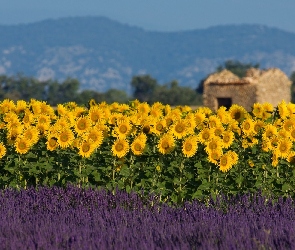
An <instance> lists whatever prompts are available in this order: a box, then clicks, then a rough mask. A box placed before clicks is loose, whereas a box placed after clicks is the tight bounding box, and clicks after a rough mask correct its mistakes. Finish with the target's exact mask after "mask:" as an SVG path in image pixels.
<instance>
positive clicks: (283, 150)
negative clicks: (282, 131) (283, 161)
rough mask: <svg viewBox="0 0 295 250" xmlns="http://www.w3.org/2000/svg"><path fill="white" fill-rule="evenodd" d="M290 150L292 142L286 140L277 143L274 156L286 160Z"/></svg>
mask: <svg viewBox="0 0 295 250" xmlns="http://www.w3.org/2000/svg"><path fill="white" fill-rule="evenodd" d="M291 148H292V142H291V141H290V140H288V139H281V140H279V141H278V146H277V148H276V150H275V152H276V154H277V155H278V156H279V157H281V158H287V157H288V154H289V153H290V150H291Z"/></svg>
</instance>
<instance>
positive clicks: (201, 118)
mask: <svg viewBox="0 0 295 250" xmlns="http://www.w3.org/2000/svg"><path fill="white" fill-rule="evenodd" d="M194 118H195V122H196V126H198V125H200V124H201V123H203V122H204V121H205V120H206V114H205V113H202V112H196V113H194Z"/></svg>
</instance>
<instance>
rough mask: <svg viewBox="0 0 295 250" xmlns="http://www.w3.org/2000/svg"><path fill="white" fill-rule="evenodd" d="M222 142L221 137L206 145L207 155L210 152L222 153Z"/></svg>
mask: <svg viewBox="0 0 295 250" xmlns="http://www.w3.org/2000/svg"><path fill="white" fill-rule="evenodd" d="M222 145H223V144H222V141H221V139H220V138H219V137H216V136H215V137H212V138H211V140H210V141H209V142H207V143H206V148H205V151H206V152H207V154H208V153H209V152H210V151H222Z"/></svg>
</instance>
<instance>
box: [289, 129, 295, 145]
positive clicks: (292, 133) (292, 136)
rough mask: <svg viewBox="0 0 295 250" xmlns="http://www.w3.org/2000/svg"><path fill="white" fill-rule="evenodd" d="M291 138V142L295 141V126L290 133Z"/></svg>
mask: <svg viewBox="0 0 295 250" xmlns="http://www.w3.org/2000/svg"><path fill="white" fill-rule="evenodd" d="M289 138H290V139H291V141H293V142H294V141H295V126H293V127H292V128H291V129H290V131H289Z"/></svg>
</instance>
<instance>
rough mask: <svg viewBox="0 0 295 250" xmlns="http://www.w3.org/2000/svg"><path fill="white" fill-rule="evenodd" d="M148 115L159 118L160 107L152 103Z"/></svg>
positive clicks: (160, 115) (161, 114)
mask: <svg viewBox="0 0 295 250" xmlns="http://www.w3.org/2000/svg"><path fill="white" fill-rule="evenodd" d="M150 116H152V117H155V118H157V119H159V118H161V117H162V116H163V111H162V108H161V107H157V106H154V105H153V106H152V107H151V109H150Z"/></svg>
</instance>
